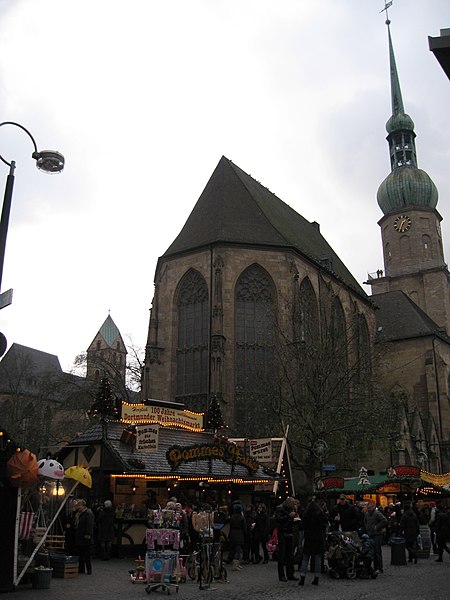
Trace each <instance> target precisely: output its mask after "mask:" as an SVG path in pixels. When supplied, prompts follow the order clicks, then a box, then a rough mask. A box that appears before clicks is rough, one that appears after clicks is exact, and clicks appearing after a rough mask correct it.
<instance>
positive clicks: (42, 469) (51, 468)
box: [38, 457, 64, 481]
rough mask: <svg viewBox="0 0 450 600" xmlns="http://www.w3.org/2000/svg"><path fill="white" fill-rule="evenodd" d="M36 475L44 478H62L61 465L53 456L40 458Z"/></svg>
mask: <svg viewBox="0 0 450 600" xmlns="http://www.w3.org/2000/svg"><path fill="white" fill-rule="evenodd" d="M38 475H39V477H43V478H44V479H57V480H59V481H60V480H61V479H64V469H63V466H62V465H61V464H60V463H59V462H57V461H56V460H54V459H53V458H49V457H46V458H41V459H40V460H39V461H38Z"/></svg>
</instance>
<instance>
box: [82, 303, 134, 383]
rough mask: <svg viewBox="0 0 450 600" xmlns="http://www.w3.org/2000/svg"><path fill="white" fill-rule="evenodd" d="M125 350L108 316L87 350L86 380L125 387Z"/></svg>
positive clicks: (115, 326) (117, 331)
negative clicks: (103, 379)
mask: <svg viewBox="0 0 450 600" xmlns="http://www.w3.org/2000/svg"><path fill="white" fill-rule="evenodd" d="M126 357H127V350H126V347H125V344H124V342H123V339H122V336H121V335H120V331H119V330H118V328H117V325H116V324H115V323H114V321H113V320H112V318H111V316H110V315H108V316H107V317H106V319H105V321H104V323H103V325H102V326H101V327H100V329H99V331H98V332H97V335H96V336H95V337H94V339H93V340H92V342H91V344H90V346H89V348H88V349H87V373H86V377H87V379H91V380H92V381H100V380H101V379H102V377H104V376H108V377H109V378H110V379H111V381H116V382H117V383H119V382H120V383H122V384H123V385H125V371H126Z"/></svg>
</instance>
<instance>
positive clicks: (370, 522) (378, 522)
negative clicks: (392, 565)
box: [364, 502, 388, 573]
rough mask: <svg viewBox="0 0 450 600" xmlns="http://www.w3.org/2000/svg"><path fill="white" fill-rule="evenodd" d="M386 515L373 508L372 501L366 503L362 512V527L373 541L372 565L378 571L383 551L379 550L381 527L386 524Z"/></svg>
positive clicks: (381, 562)
mask: <svg viewBox="0 0 450 600" xmlns="http://www.w3.org/2000/svg"><path fill="white" fill-rule="evenodd" d="M387 522H388V521H387V519H386V517H385V516H384V515H383V514H382V513H381V512H380V511H379V510H377V509H376V508H375V504H374V503H373V502H369V503H368V504H367V511H366V512H365V513H364V527H365V530H366V533H367V534H368V535H369V537H371V538H372V539H373V541H374V542H375V559H374V567H375V570H376V571H378V573H382V572H383V553H382V551H381V542H382V539H383V529H385V528H386V526H387Z"/></svg>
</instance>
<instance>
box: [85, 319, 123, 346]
mask: <svg viewBox="0 0 450 600" xmlns="http://www.w3.org/2000/svg"><path fill="white" fill-rule="evenodd" d="M98 334H100V335H101V336H102V338H103V339H104V340H105V342H106V344H107V345H108V346H109V347H110V348H111V347H112V345H113V344H114V342H115V341H116V339H117V338H119V339H120V341H121V342H122V344H123V340H122V336H121V335H120V331H119V329H118V327H117V325H116V324H115V323H114V321H113V320H112V318H111V315H108V316H107V317H106V319H105V321H104V323H103V325H102V326H101V327H100V329H99V330H98V333H97V335H98ZM97 335H96V336H95V337H94V340H93V341H92V342H91V346H92V344H93V343H94V341H95V338H96V337H97Z"/></svg>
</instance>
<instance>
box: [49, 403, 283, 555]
mask: <svg viewBox="0 0 450 600" xmlns="http://www.w3.org/2000/svg"><path fill="white" fill-rule="evenodd" d="M59 459H60V460H61V462H62V463H63V465H64V467H65V468H68V467H69V466H72V465H80V464H83V465H84V466H86V467H89V469H90V472H91V476H92V480H93V486H92V490H91V491H90V493H89V498H88V499H89V501H90V503H91V504H92V505H95V503H96V502H99V503H100V502H103V501H104V500H106V499H111V500H112V502H113V506H114V507H115V509H116V526H117V545H118V546H119V548H120V547H121V546H124V545H133V546H134V545H135V544H142V543H143V540H144V538H145V530H146V528H147V524H148V514H149V511H150V510H151V509H155V508H158V506H161V507H164V506H165V505H166V503H167V501H168V499H169V498H171V497H173V496H175V497H177V498H178V499H179V500H180V501H183V500H190V501H197V502H198V503H200V504H203V503H217V504H218V505H222V504H230V503H231V501H232V500H234V499H236V498H239V499H240V500H241V501H242V502H243V503H247V502H252V501H254V500H255V498H256V499H257V500H258V501H261V500H262V499H264V498H265V499H266V501H267V504H269V499H270V498H271V497H272V496H273V495H274V492H275V490H276V488H277V487H278V486H279V484H280V483H283V485H284V479H283V477H282V476H281V475H278V476H277V475H276V472H275V470H274V469H272V468H271V465H270V466H269V465H264V464H261V463H259V462H258V461H257V460H256V459H255V458H254V457H252V456H251V455H250V454H249V452H248V451H246V448H244V447H243V446H242V444H239V443H236V442H234V441H232V440H229V439H227V438H226V437H224V436H221V435H216V434H214V433H211V432H207V431H205V430H204V429H203V414H202V413H193V412H191V411H188V410H185V409H184V408H183V407H182V405H179V404H174V403H169V402H159V401H147V402H146V404H128V403H125V402H124V403H122V415H121V418H120V420H105V419H100V420H99V421H97V422H95V423H94V424H93V425H92V426H91V427H90V428H89V429H88V430H87V431H86V432H84V433H82V434H81V435H79V436H78V437H77V438H76V439H75V440H73V441H72V442H71V443H70V445H69V446H68V447H67V448H65V449H63V450H62V452H61V453H60V454H59ZM278 462H279V457H278V456H277V457H276V459H275V464H277V463H278Z"/></svg>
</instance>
